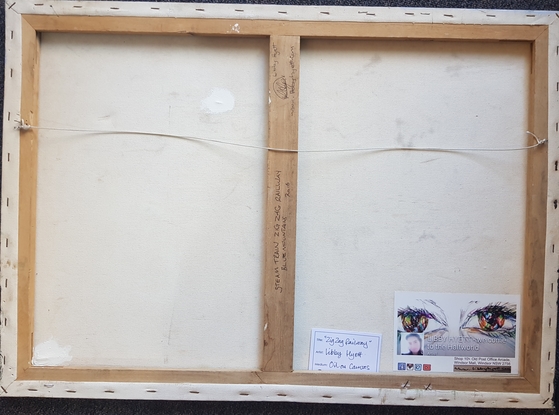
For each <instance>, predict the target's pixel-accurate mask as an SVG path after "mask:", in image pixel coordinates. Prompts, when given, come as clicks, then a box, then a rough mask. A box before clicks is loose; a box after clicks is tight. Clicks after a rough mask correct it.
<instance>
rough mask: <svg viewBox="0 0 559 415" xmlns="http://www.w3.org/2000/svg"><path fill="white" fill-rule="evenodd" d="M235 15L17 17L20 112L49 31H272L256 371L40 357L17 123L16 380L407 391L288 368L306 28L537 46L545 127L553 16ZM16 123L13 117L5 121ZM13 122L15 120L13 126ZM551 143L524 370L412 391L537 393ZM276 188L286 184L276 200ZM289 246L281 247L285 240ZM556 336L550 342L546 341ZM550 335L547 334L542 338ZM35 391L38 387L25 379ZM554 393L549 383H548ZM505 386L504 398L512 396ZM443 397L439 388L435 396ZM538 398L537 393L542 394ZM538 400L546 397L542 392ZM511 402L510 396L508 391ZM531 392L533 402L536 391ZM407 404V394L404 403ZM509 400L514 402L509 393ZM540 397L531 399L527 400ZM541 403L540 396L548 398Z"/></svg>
mask: <svg viewBox="0 0 559 415" xmlns="http://www.w3.org/2000/svg"><path fill="white" fill-rule="evenodd" d="M236 22H237V20H234V19H210V18H208V19H194V18H165V17H150V18H148V17H115V16H79V15H78V16H66V15H59V16H53V15H42V14H22V15H21V36H22V39H21V42H22V50H21V52H22V74H21V77H22V83H21V120H22V121H23V122H24V123H27V124H29V125H36V121H37V120H38V112H39V111H40V108H38V85H39V78H40V74H39V69H38V68H39V66H38V62H39V56H40V36H41V33H43V32H71V33H103V34H162V33H164V34H175V35H183V34H188V35H208V36H237V37H238V36H252V37H254V36H257V37H264V38H268V39H269V45H270V49H269V50H270V52H269V73H268V83H269V89H270V105H269V116H268V140H269V146H270V147H273V148H281V149H287V150H295V151H274V150H269V151H268V156H267V157H268V159H267V160H268V165H267V166H268V167H267V176H266V182H267V192H266V214H265V251H264V252H265V258H264V287H265V288H264V302H263V305H264V320H265V321H264V323H265V325H264V337H263V339H264V341H263V354H262V356H263V358H262V364H261V371H200V370H151V369H149V370H148V369H99V368H62V367H52V368H50V367H49V368H47V367H35V366H33V365H32V364H31V360H32V354H33V326H34V321H33V308H34V287H35V282H34V275H35V210H36V194H37V154H38V147H37V141H38V133H37V130H36V129H22V130H20V149H19V152H20V164H19V208H18V209H19V210H18V214H19V226H18V246H17V251H18V270H17V275H18V284H17V365H16V367H17V370H16V380H17V381H19V382H24V383H25V382H28V383H29V382H31V383H32V382H41V383H40V384H44V383H45V382H47V381H48V382H56V381H62V382H132V383H165V384H168V383H189V384H193V383H210V384H244V385H247V384H254V385H261V384H273V385H315V386H323V387H329V386H335V387H350V388H375V389H387V390H388V389H390V390H394V391H401V390H402V383H403V382H402V380H403V377H402V376H400V375H397V374H378V375H353V374H340V373H336V374H332V373H317V372H311V371H296V372H293V338H294V334H293V327H294V295H295V294H294V290H295V236H296V235H295V231H296V217H297V215H296V207H297V152H296V150H297V148H298V119H299V111H298V107H299V55H300V40H301V39H302V38H340V39H344V38H345V39H393V40H410V39H418V40H438V41H489V42H491V41H502V40H507V41H518V42H527V43H529V44H530V45H531V53H532V66H531V79H530V90H531V92H530V100H529V112H530V113H529V128H530V131H532V132H533V133H534V134H535V135H536V136H538V137H547V136H548V130H549V121H550V120H549V119H548V117H549V116H548V91H549V80H548V79H549V77H548V75H549V74H548V65H549V62H548V59H549V39H550V35H549V33H550V31H549V26H548V25H482V26H479V25H468V24H462V25H442V24H412V23H362V22H318V21H307V22H300V21H275V20H243V22H242V33H237V32H232V31H231V28H232V27H234V25H235V24H236ZM10 126H11V124H10ZM12 127H13V126H12ZM548 165H549V153H548V146H540V147H538V148H536V149H534V150H532V151H531V152H530V153H529V157H528V169H527V189H526V191H527V199H526V200H527V207H526V210H527V213H526V241H525V249H526V255H525V265H524V287H523V293H522V303H523V317H522V319H523V330H522V338H521V342H520V343H521V366H520V375H519V376H511V377H493V376H458V375H457V376H454V375H441V374H437V375H417V376H412V377H407V378H406V380H407V382H406V385H405V389H406V390H408V389H410V390H414V389H417V390H425V389H426V388H425V385H429V386H428V388H427V389H429V390H434V391H435V390H436V391H463V392H468V393H471V394H475V393H478V392H476V391H480V390H481V391H486V392H488V393H497V394H499V393H500V394H503V395H502V396H503V397H504V398H503V399H509V401H510V396H509V395H506V394H519V393H520V394H533V395H534V396H540V395H541V392H540V391H542V390H545V389H546V388H547V385H542V383H541V379H542V365H543V363H544V362H543V361H542V359H543V358H542V356H543V355H544V353H543V352H542V350H543V347H544V340H543V338H544V336H543V328H544V325H545V324H544V315H543V310H544V290H545V286H544V285H545V281H546V253H549V252H550V249H549V243H550V241H549V237H548V235H547V232H548V223H547V218H548V215H549V210H550V209H551V206H550V204H549V200H548ZM276 189H279V190H280V191H281V194H289V195H290V196H289V197H284V198H281V199H280V200H278V199H277V198H276ZM282 245H285V247H286V249H285V251H284V252H285V255H283V256H282V255H281V254H280V247H281V246H282ZM547 343H549V342H547ZM547 343H546V344H547ZM28 390H31V389H28ZM550 392H551V390H550ZM505 395H506V396H505ZM437 399H438V398H436V399H435V398H433V402H434V403H437V401H436V400H437ZM538 399H539V398H538ZM542 401H543V400H542ZM510 402H512V401H510ZM534 402H535V400H534ZM402 403H406V402H402ZM513 403H514V402H513ZM527 405H529V406H536V405H535V404H534V403H529V404H527ZM544 406H545V405H544Z"/></svg>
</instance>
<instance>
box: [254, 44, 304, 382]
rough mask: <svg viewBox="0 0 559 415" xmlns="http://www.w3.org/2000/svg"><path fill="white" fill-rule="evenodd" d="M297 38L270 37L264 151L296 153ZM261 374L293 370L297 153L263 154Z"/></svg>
mask: <svg viewBox="0 0 559 415" xmlns="http://www.w3.org/2000/svg"><path fill="white" fill-rule="evenodd" d="M299 56H300V41H299V36H271V37H270V68H269V74H268V82H269V94H270V95H269V97H270V98H269V116H268V145H269V147H272V148H275V149H288V150H297V148H298V147H297V146H298V125H299V124H298V122H299ZM266 183H267V194H266V236H265V238H266V239H265V246H266V250H265V255H266V257H265V261H264V262H265V270H264V278H265V281H264V351H263V357H262V359H263V360H262V370H263V371H269V372H290V371H292V370H293V319H294V303H295V230H296V227H295V225H296V216H297V152H289V151H279V150H269V151H268V173H267V182H266Z"/></svg>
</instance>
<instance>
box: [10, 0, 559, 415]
mask: <svg viewBox="0 0 559 415" xmlns="http://www.w3.org/2000/svg"><path fill="white" fill-rule="evenodd" d="M13 1H15V0H8V1H7V2H6V3H9V4H11V3H13ZM174 1H175V2H178V1H179V0H174ZM201 2H202V1H201ZM203 2H205V3H237V4H290V5H337V6H370V7H374V6H383V7H437V8H471V9H478V8H479V9H516V10H559V0H477V1H465V0H393V1H390V0H368V1H367V0H279V1H274V0H260V1H242V0H219V1H203ZM5 7H7V6H5ZM0 21H1V23H2V28H1V30H0V42H1V44H2V48H1V49H0V53H1V54H2V56H1V59H0V73H2V77H1V79H0V94H1V96H2V97H3V96H4V93H3V92H4V91H3V89H4V88H3V79H4V78H3V74H4V21H5V18H4V8H1V9H0ZM2 104H3V101H2ZM1 114H2V112H1V111H0V118H1V116H2V115H1ZM0 121H1V119H0ZM0 163H1V161H0ZM0 169H1V165H0ZM557 360H558V361H559V356H558V359H557ZM558 387H559V384H558V379H557V375H556V379H555V389H556V390H557V388H558ZM556 395H557V394H556ZM554 400H555V406H556V407H557V406H558V404H559V402H558V401H559V399H558V397H557V396H555V399H554ZM555 412H556V411H555V410H546V411H540V410H505V409H481V408H441V407H438V408H434V407H403V406H365V405H337V404H301V403H264V402H188V401H139V400H138V401H123V400H87V399H46V398H1V397H0V415H15V414H57V415H58V414H60V415H63V414H84V415H85V414H88V415H89V414H118V415H132V414H142V415H148V414H169V415H179V414H208V415H210V414H211V415H218V414H219V415H230V414H231V415H232V414H262V415H279V414H297V415H306V414H312V415H316V414H324V415H330V414H332V415H333V414H347V415H361V414H378V415H389V414H396V415H412V414H413V415H422V414H425V415H427V414H429V415H434V414H456V415H500V414H508V415H513V414H522V415H526V414H532V413H537V414H552V413H555Z"/></svg>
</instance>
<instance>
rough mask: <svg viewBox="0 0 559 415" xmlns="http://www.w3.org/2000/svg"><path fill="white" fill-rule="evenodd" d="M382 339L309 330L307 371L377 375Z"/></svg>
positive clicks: (377, 336)
mask: <svg viewBox="0 0 559 415" xmlns="http://www.w3.org/2000/svg"><path fill="white" fill-rule="evenodd" d="M381 343H382V335H381V334H376V333H363V332H354V331H341V330H329V329H312V336H311V351H310V356H309V370H323V371H341V372H378V371H379V365H380V346H381Z"/></svg>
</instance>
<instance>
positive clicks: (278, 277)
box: [272, 170, 291, 294]
mask: <svg viewBox="0 0 559 415" xmlns="http://www.w3.org/2000/svg"><path fill="white" fill-rule="evenodd" d="M290 194H291V188H290V184H289V183H283V181H282V171H281V170H276V171H275V172H274V201H275V202H276V203H277V204H276V205H275V206H274V226H273V227H274V229H273V232H274V235H273V254H272V255H273V262H274V289H275V290H276V291H279V293H280V294H281V293H282V292H283V285H282V280H283V278H282V276H283V274H285V273H287V271H288V267H287V262H288V254H287V234H288V231H289V230H288V226H287V223H288V222H287V216H286V212H285V211H284V210H285V205H286V204H287V203H288V201H287V199H289V197H290Z"/></svg>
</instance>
